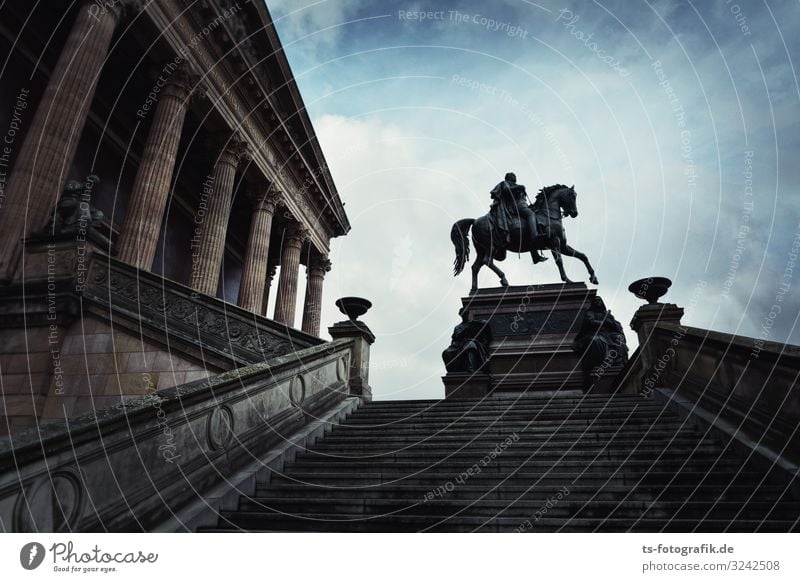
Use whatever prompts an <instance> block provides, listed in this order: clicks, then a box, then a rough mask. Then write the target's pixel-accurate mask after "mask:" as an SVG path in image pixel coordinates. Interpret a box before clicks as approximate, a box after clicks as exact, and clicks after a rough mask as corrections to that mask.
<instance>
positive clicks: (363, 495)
mask: <svg viewBox="0 0 800 582" xmlns="http://www.w3.org/2000/svg"><path fill="white" fill-rule="evenodd" d="M471 481H472V480H470V481H468V482H467V483H466V484H464V485H459V486H458V487H454V488H453V490H452V491H447V492H446V493H445V495H446V498H447V499H501V500H504V501H514V500H518V499H547V498H549V497H552V496H553V495H554V494H555V493H556V492H557V491H558V490H559V489H560V487H561V486H562V485H561V484H559V486H557V487H554V486H552V485H547V486H543V485H535V486H531V484H517V483H500V482H494V483H484V484H474V483H472V482H471ZM432 489H433V488H432V487H431V486H429V485H404V484H402V483H392V484H385V485H380V486H373V485H366V486H357V487H348V486H338V485H335V484H329V485H326V486H324V487H321V486H317V485H304V484H301V483H291V484H275V485H272V486H270V487H269V488H266V489H265V488H261V487H260V488H258V489H257V490H256V494H255V496H254V497H281V496H282V497H286V498H295V499H300V498H308V497H311V498H314V497H326V498H335V499H356V500H357V499H368V498H370V499H375V498H385V499H390V498H393V499H415V500H417V501H420V502H421V501H423V500H424V499H426V497H427V498H430V497H431V496H433V497H434V498H435V497H436V496H435V493H433V491H432ZM569 491H570V495H569V497H570V499H571V500H573V501H575V500H579V501H592V502H593V501H595V500H597V501H602V500H606V501H629V500H630V501H654V500H661V501H676V500H679V501H708V502H714V501H739V502H742V501H748V500H751V499H756V498H758V496H759V495H760V496H763V498H764V499H769V500H771V501H776V502H778V501H780V500H783V499H785V500H786V501H791V500H792V499H791V494H790V493H789V492H787V491H786V488H785V487H781V486H775V485H768V484H764V485H761V486H760V487H754V486H752V485H732V486H730V487H721V486H719V485H699V486H696V485H681V484H675V485H666V484H660V485H653V484H642V485H638V486H636V487H634V486H627V485H617V484H608V485H603V486H598V485H596V484H591V485H583V484H575V485H572V486H569Z"/></svg>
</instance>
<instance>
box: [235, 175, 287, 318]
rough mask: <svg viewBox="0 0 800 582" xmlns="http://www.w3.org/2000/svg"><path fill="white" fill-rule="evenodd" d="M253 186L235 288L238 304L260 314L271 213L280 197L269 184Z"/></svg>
mask: <svg viewBox="0 0 800 582" xmlns="http://www.w3.org/2000/svg"><path fill="white" fill-rule="evenodd" d="M257 188H258V191H257V192H256V193H255V195H254V196H253V217H252V219H251V221H250V235H249V236H248V238H247V250H246V251H245V257H244V268H243V270H242V282H241V285H240V287H239V307H242V308H244V309H247V310H248V311H252V312H254V313H260V312H261V309H262V308H263V302H264V282H265V280H266V278H267V259H268V257H269V237H270V234H271V233H272V216H273V215H274V214H275V208H276V207H277V205H278V201H279V200H280V198H279V194H278V192H276V191H274V190H273V189H272V186H271V185H269V184H266V183H265V184H260V185H259V186H257Z"/></svg>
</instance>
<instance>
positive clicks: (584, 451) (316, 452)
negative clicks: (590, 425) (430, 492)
mask: <svg viewBox="0 0 800 582" xmlns="http://www.w3.org/2000/svg"><path fill="white" fill-rule="evenodd" d="M324 442H325V441H324V440H323V441H321V442H320V443H318V444H317V445H315V448H314V449H308V450H306V451H304V452H302V453H298V455H297V458H298V459H303V460H308V459H312V458H314V457H316V458H319V459H324V460H329V461H332V460H338V459H341V460H359V459H360V460H368V459H370V460H373V461H376V462H377V461H380V462H391V461H392V460H397V461H408V460H409V459H422V460H423V461H424V462H425V463H428V464H430V463H433V462H436V461H437V460H445V459H447V460H451V461H455V460H463V461H464V463H466V466H471V465H472V464H473V463H476V462H478V461H480V460H481V459H482V458H483V456H484V455H486V451H485V447H464V448H462V449H453V448H452V447H445V448H442V447H439V448H438V449H434V448H428V449H427V450H424V449H421V448H419V447H416V448H412V447H406V448H402V449H398V450H396V451H391V452H386V451H378V450H364V449H357V450H349V449H348V450H341V447H338V448H332V449H323V448H322V445H323V443H324ZM719 453H720V448H719V447H718V446H716V445H714V444H703V445H699V446H686V445H673V446H666V447H665V446H664V445H658V444H652V445H649V444H639V445H638V446H636V447H635V448H633V447H609V446H607V445H605V446H604V445H601V444H597V445H595V446H587V445H583V446H581V447H580V448H575V447H567V448H564V447H563V443H555V444H553V446H550V447H530V448H527V447H526V448H522V447H519V448H512V447H509V448H508V449H506V450H505V451H503V453H502V455H499V456H498V458H500V457H502V458H503V459H509V461H511V460H512V459H517V460H518V459H570V458H586V459H608V460H620V461H622V460H627V459H631V460H645V459H649V460H652V461H654V462H655V461H656V460H659V459H671V460H678V459H684V458H686V457H688V456H689V455H703V456H714V455H718V454H719Z"/></svg>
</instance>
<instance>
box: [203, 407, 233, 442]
mask: <svg viewBox="0 0 800 582" xmlns="http://www.w3.org/2000/svg"><path fill="white" fill-rule="evenodd" d="M232 438H233V413H232V412H231V409H230V408H228V407H227V406H218V407H217V408H215V409H214V410H212V411H211V412H210V413H209V415H208V446H209V447H210V448H211V450H213V451H220V450H223V449H225V448H226V447H227V446H228V445H229V444H230V442H231V439H232Z"/></svg>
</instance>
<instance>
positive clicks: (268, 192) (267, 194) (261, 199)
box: [248, 180, 283, 214]
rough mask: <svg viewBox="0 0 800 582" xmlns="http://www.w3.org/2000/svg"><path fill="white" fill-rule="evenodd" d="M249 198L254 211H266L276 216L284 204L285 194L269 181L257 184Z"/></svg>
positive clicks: (252, 188)
mask: <svg viewBox="0 0 800 582" xmlns="http://www.w3.org/2000/svg"><path fill="white" fill-rule="evenodd" d="M248 198H250V200H251V201H252V203H253V210H255V211H259V210H264V211H266V212H269V213H270V214H275V210H276V209H277V208H278V206H280V205H281V204H283V192H281V191H280V190H277V189H276V188H275V186H274V185H273V184H272V183H271V182H269V181H268V180H263V181H260V182H256V183H255V184H254V185H253V186H251V187H250V189H249V191H248Z"/></svg>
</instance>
